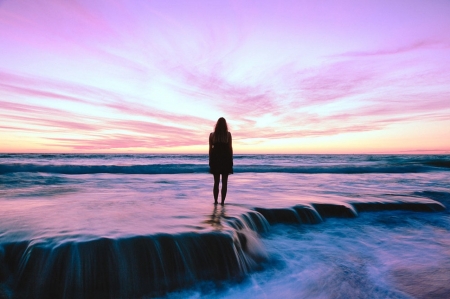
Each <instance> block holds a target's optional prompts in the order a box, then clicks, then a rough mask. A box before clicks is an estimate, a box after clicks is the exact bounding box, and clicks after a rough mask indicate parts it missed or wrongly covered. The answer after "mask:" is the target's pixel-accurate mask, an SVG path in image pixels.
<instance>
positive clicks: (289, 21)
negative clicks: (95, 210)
mask: <svg viewBox="0 0 450 299" xmlns="http://www.w3.org/2000/svg"><path fill="white" fill-rule="evenodd" d="M0 51H1V55H0V120H1V121H0V140H2V142H1V145H0V151H1V152H91V151H95V152H159V153H164V152H178V153H183V152H193V153H205V152H206V150H207V140H208V134H209V132H210V131H212V129H213V126H214V124H215V122H216V120H217V118H219V117H221V116H223V117H225V118H226V119H227V120H228V123H229V126H230V130H231V131H232V134H233V138H234V140H233V141H234V147H235V152H237V153H259V152H265V153H391V152H395V153H412V152H421V153H433V152H438V153H448V152H450V1H448V0H433V1H413V0H409V1H356V0H355V1H299V0H297V1H218V0H208V1H206V0H205V1H162V0H161V1H148V0H133V1H129V0H127V1H126V0H112V1H97V0H93V1H74V0H59V1H55V0H46V1H29V0H27V1H25V0H0Z"/></svg>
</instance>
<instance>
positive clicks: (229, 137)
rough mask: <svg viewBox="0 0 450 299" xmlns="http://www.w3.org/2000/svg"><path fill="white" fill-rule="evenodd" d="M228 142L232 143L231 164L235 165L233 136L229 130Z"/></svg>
mask: <svg viewBox="0 0 450 299" xmlns="http://www.w3.org/2000/svg"><path fill="white" fill-rule="evenodd" d="M228 143H229V145H230V153H231V165H233V138H231V133H230V132H228Z"/></svg>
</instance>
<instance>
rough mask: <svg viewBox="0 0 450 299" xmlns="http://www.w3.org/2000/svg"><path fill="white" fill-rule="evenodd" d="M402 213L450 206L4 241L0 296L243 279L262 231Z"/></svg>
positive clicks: (124, 293)
mask: <svg viewBox="0 0 450 299" xmlns="http://www.w3.org/2000/svg"><path fill="white" fill-rule="evenodd" d="M402 209H405V210H410V211H425V212H429V211H442V210H444V209H445V207H444V206H443V205H442V204H440V203H438V202H435V201H433V200H429V201H424V202H422V203H418V202H415V203H410V202H401V201H396V202H367V203H351V204H348V203H342V204H323V203H313V204H311V205H296V206H294V207H291V208H275V209H269V208H255V209H254V210H250V211H247V212H245V213H243V214H241V215H239V216H236V217H227V216H220V215H219V216H217V217H216V216H215V217H213V218H214V219H213V220H212V221H211V225H213V226H214V225H216V226H217V227H220V229H218V231H213V232H207V233H180V234H156V235H151V236H133V237H127V238H119V239H109V238H97V239H93V240H87V241H77V242H75V241H67V242H64V243H54V242H47V243H45V242H42V243H38V242H34V241H28V242H16V243H14V242H13V243H3V244H0V298H68V299H71V298H139V297H142V296H159V295H164V294H165V293H167V292H170V291H173V290H176V289H180V288H185V287H189V286H191V285H193V284H195V283H196V282H199V281H205V280H206V281H220V280H231V281H233V280H234V281H239V280H241V279H242V278H243V277H245V275H246V274H247V273H249V272H251V271H254V270H255V269H259V268H260V267H261V264H262V262H263V261H264V260H266V259H267V258H268V256H267V254H266V252H265V251H264V247H263V246H262V245H261V241H260V238H259V236H258V234H259V233H267V232H268V231H269V229H270V224H276V223H287V224H295V225H299V224H317V223H320V222H322V221H324V219H326V218H328V217H350V218H351V217H356V216H357V212H362V211H380V210H402ZM221 217H223V219H224V220H225V221H222V222H225V223H224V224H222V223H221V220H220V219H219V218H221ZM216 218H217V219H216ZM221 219H222V218H221ZM269 223H270V224H269Z"/></svg>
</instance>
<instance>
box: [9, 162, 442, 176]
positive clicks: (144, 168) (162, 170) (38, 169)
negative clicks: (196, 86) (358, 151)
mask: <svg viewBox="0 0 450 299" xmlns="http://www.w3.org/2000/svg"><path fill="white" fill-rule="evenodd" d="M449 163H450V162H449V161H446V160H433V161H423V162H419V163H405V164H378V165H377V164H373V165H332V166H329V165H320V164H318V165H314V166H312V165H301V166H279V165H235V166H234V172H235V173H250V172H252V173H303V174H315V173H317V174H319V173H335V174H364V173H422V172H430V171H436V170H440V171H442V170H444V171H445V170H450V164H449ZM208 171H209V167H208V165H206V164H146V165H73V164H63V165H53V164H33V163H10V164H0V174H6V173H17V172H31V173H56V174H96V173H111V174H187V173H207V172H208Z"/></svg>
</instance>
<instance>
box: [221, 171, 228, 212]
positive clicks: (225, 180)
mask: <svg viewBox="0 0 450 299" xmlns="http://www.w3.org/2000/svg"><path fill="white" fill-rule="evenodd" d="M227 187H228V174H225V173H224V174H222V205H223V204H224V203H225V197H227Z"/></svg>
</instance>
